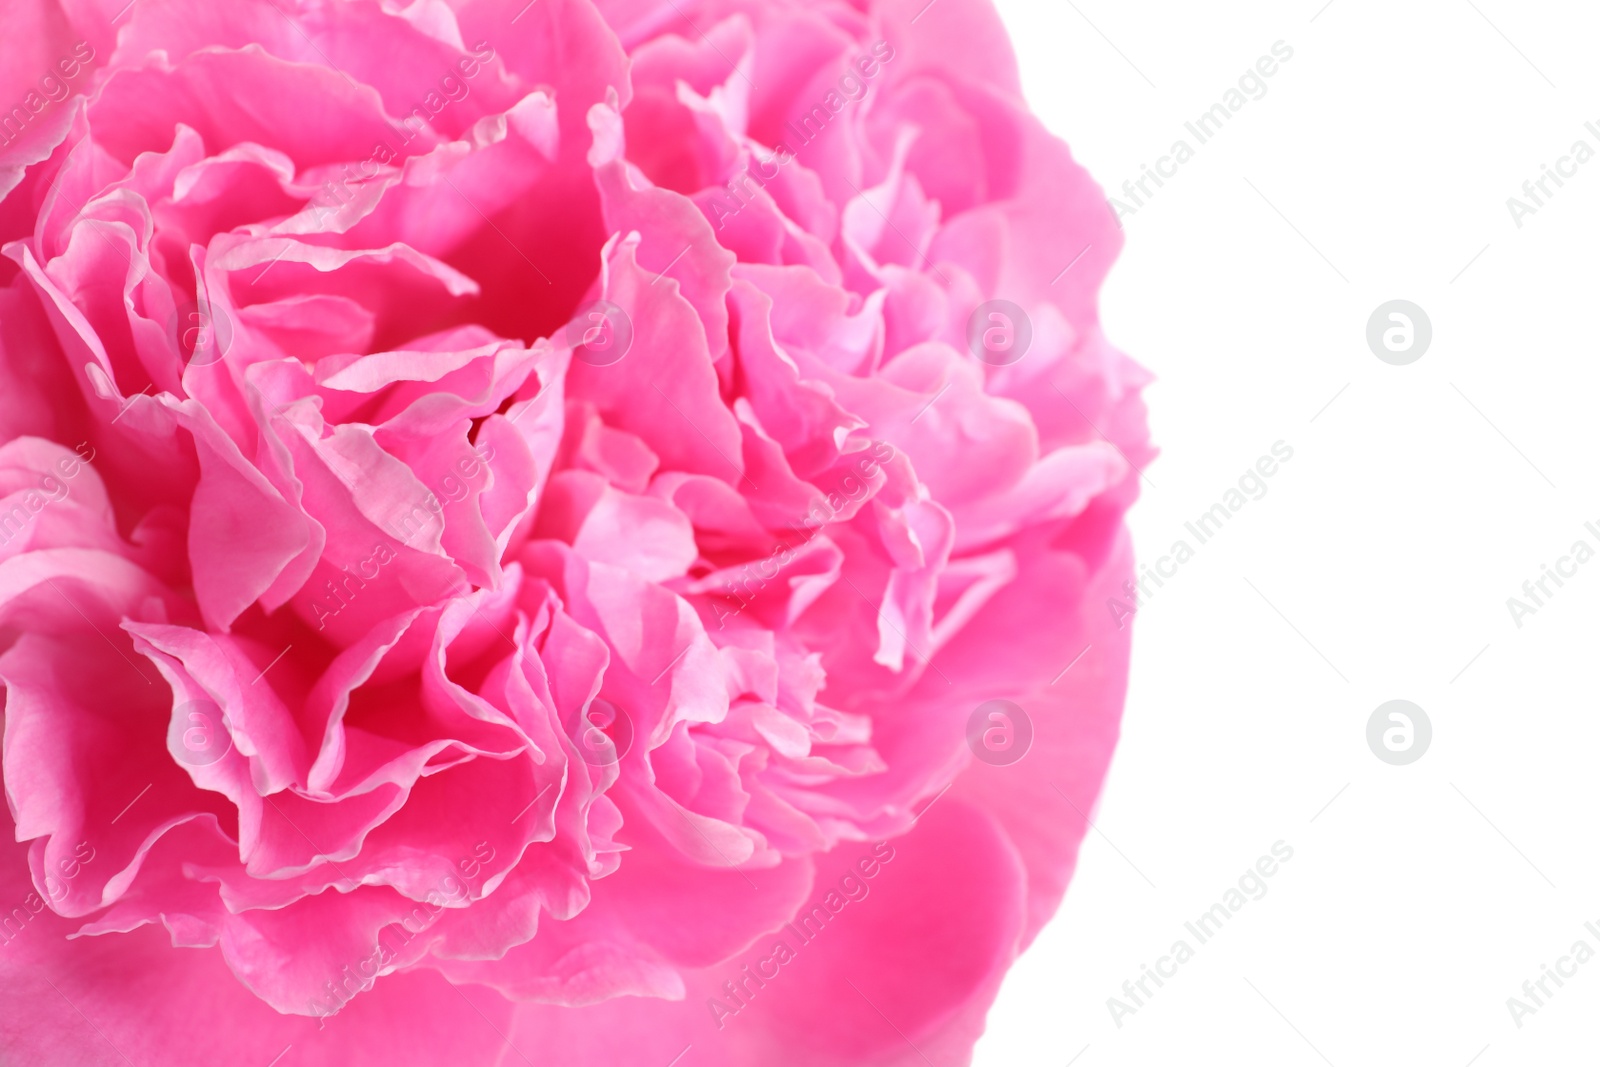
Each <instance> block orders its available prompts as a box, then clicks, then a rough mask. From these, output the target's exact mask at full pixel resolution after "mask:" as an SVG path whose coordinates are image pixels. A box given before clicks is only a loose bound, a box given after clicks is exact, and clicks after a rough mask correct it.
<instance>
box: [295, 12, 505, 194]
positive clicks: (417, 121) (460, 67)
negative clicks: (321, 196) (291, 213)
mask: <svg viewBox="0 0 1600 1067" xmlns="http://www.w3.org/2000/svg"><path fill="white" fill-rule="evenodd" d="M494 57H495V53H494V48H493V46H492V45H490V44H489V42H488V41H479V42H478V43H477V44H475V45H473V46H472V51H471V53H470V54H468V55H464V56H462V57H461V58H460V59H458V60H456V63H455V66H454V68H452V69H450V70H448V71H446V72H445V73H444V74H443V75H441V76H440V78H439V88H438V89H437V90H434V89H430V90H428V92H426V93H424V94H423V97H422V100H421V101H420V102H418V103H417V105H416V106H415V107H413V108H412V109H411V110H410V111H409V112H407V113H406V116H405V118H403V119H401V120H400V125H399V126H398V127H394V126H391V127H390V129H391V130H393V132H394V134H395V136H396V137H398V138H399V139H400V146H401V148H404V147H405V146H406V145H407V144H410V143H411V142H412V141H413V140H415V139H416V137H417V135H418V134H420V133H421V132H422V131H423V130H426V129H431V128H432V120H433V119H434V118H436V117H437V116H438V115H439V114H440V112H442V111H444V109H445V108H447V107H449V106H450V105H451V104H458V103H460V102H461V101H463V100H465V99H466V98H467V97H468V96H469V95H470V94H471V92H472V85H471V84H470V83H471V80H472V79H473V78H475V77H477V76H478V74H479V73H480V72H481V71H482V70H483V69H484V68H485V67H487V66H488V65H489V63H490V61H491V60H493V59H494ZM399 155H400V153H399V151H397V150H396V149H395V147H394V146H393V145H391V144H389V142H388V141H378V142H377V143H376V144H374V145H373V147H372V154H371V155H370V156H368V157H367V158H366V159H365V160H363V161H362V162H360V163H357V164H345V165H344V166H343V167H341V168H340V175H341V176H340V177H339V178H337V179H330V180H328V181H326V182H323V184H322V190H321V191H322V192H323V193H325V194H327V196H326V200H327V202H326V203H317V202H316V201H315V199H314V200H313V202H312V203H311V204H310V205H309V206H310V208H311V209H312V211H313V212H314V213H315V214H316V215H317V217H318V220H319V221H320V220H321V218H322V216H323V215H324V213H326V212H328V211H336V210H338V209H339V208H341V207H343V206H344V205H345V204H347V203H349V202H350V201H351V200H352V199H354V197H355V193H353V192H352V191H351V190H350V185H351V184H352V183H354V184H356V185H358V186H359V185H360V184H361V183H363V182H366V181H369V180H370V179H372V178H374V177H376V176H377V174H378V170H379V168H380V167H383V166H385V165H387V164H388V163H390V162H392V161H393V160H395V159H396V158H398V157H399Z"/></svg>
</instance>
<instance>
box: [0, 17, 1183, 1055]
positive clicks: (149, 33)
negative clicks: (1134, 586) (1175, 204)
mask: <svg viewBox="0 0 1600 1067" xmlns="http://www.w3.org/2000/svg"><path fill="white" fill-rule="evenodd" d="M0 31H3V32H0V109H4V110H0V137H3V139H4V143H3V144H0V197H3V199H0V248H3V252H4V258H3V259H0V683H3V685H4V693H5V703H4V762H3V776H4V786H5V794H6V800H7V807H8V809H9V814H8V818H9V820H10V824H11V829H12V830H14V839H15V841H16V842H17V843H16V844H15V845H7V846H4V848H3V851H0V990H3V991H4V993H5V1001H6V1007H5V1010H4V1011H3V1012H0V1059H3V1060H5V1062H7V1063H17V1064H42V1065H52V1067H54V1065H85V1064H94V1065H99V1064H124V1063H131V1064H136V1065H140V1067H143V1065H145V1064H151V1065H154V1064H161V1065H172V1067H188V1065H206V1067H213V1065H217V1064H228V1065H233V1064H241V1065H266V1064H268V1063H272V1064H278V1065H281V1067H302V1065H312V1064H319V1065H339V1067H352V1065H367V1064H371V1065H378V1064H383V1065H412V1064H416V1065H434V1064H441V1063H460V1064H468V1065H478V1064H484V1065H487V1064H516V1063H529V1064H532V1063H537V1064H539V1065H540V1067H566V1065H573V1067H576V1065H580V1064H583V1065H590V1064H643V1065H662V1067H664V1065H666V1064H667V1063H669V1062H679V1061H675V1060H674V1057H681V1062H682V1063H683V1064H684V1065H685V1067H699V1065H735V1064H738V1065H743V1064H779V1063H781V1064H786V1065H787V1064H798V1065H834V1064H911V1063H929V1064H938V1065H944V1064H960V1063H966V1062H967V1061H968V1059H969V1057H970V1050H971V1047H972V1044H973V1042H974V1041H975V1039H976V1037H977V1035H978V1034H979V1032H980V1031H981V1029H982V1025H983V1015H984V1012H985V1010H986V1009H987V1007H988V1005H989V1003H990V1001H991V1000H992V999H993V997H994V995H995V992H996V990H997V988H998V985H999V982H1000V980H1001V977H1002V976H1003V974H1004V972H1005V970H1006V968H1007V967H1008V966H1009V964H1010V963H1011V961H1012V960H1013V959H1015V958H1016V956H1017V954H1018V953H1019V952H1020V951H1021V950H1022V949H1023V948H1024V947H1025V946H1026V945H1027V944H1028V943H1029V942H1030V940H1031V939H1032V938H1033V937H1034V936H1035V934H1036V933H1037V932H1038V930H1039V928H1040V926H1041V925H1042V924H1043V923H1044V921H1045V920H1046V919H1047V918H1048V917H1049V915H1050V914H1051V913H1052V912H1053V911H1054V909H1055V908H1056V906H1057V904H1058V903H1059V901H1060V899H1061V896H1062V893H1063V892H1064V890H1065V887H1066V884H1067V881H1068V879H1069V877H1070V875H1071V872H1072V868H1073V865H1074V861H1075V857H1076V853H1077V847H1078V843H1079V841H1080V839H1081V838H1082V835H1083V833H1084V829H1085V818H1086V816H1085V813H1086V812H1088V811H1089V810H1090V808H1091V807H1092V805H1093V803H1094V800H1095V797H1096V795H1097V793H1098V790H1099V787H1100V783H1101V780H1102V778H1103V775H1104V773H1105V770H1106V765H1107V762H1108V760H1109V758H1110V755H1111V751H1112V748H1113V745H1114V742H1115V739H1116V735H1117V723H1118V718H1119V715H1120V710H1121V703H1122V696H1123V689H1124V684H1125V680H1126V669H1127V656H1128V647H1127V630H1125V629H1123V628H1120V627H1117V626H1114V625H1108V624H1107V622H1106V616H1105V612H1104V610H1103V604H1104V602H1105V600H1106V598H1107V597H1109V596H1113V595H1118V594H1119V593H1120V588H1121V585H1122V583H1123V582H1124V581H1125V580H1126V579H1127V578H1128V577H1129V575H1130V574H1131V565H1130V553H1129V548H1128V543H1127V538H1126V534H1125V531H1124V528H1123V526H1122V523H1121V518H1122V514H1123V512H1124V510H1125V509H1126V508H1127V506H1128V505H1129V503H1130V502H1131V501H1132V499H1133V497H1134V495H1135V492H1136V488H1137V481H1136V471H1135V470H1133V468H1132V466H1131V465H1133V464H1142V463H1143V462H1144V461H1145V460H1146V459H1147V458H1149V456H1150V455H1151V451H1150V449H1149V447H1148V445H1147V442H1146V435H1145V428H1144V415H1143V407H1142V405H1141V403H1140V400H1139V397H1138V390H1139V388H1140V386H1141V385H1142V384H1143V382H1144V380H1145V376H1144V374H1143V372H1142V371H1141V370H1139V368H1138V367H1136V366H1135V365H1134V364H1132V363H1131V362H1130V361H1129V360H1127V359H1126V358H1125V357H1124V356H1122V355H1121V354H1119V353H1118V352H1117V351H1116V350H1115V349H1113V348H1112V347H1111V346H1110V345H1109V344H1108V343H1107V341H1106V340H1105V338H1104V336H1103V335H1102V333H1101V330H1100V328H1099V325H1098V321H1097V316H1096V311H1095V296H1096V290H1097V288H1098V286H1099V283H1100V281H1101V279H1102V278H1103V277H1104V275H1105V273H1106V271H1107V269H1108V268H1109V266H1110V264H1111V262H1112V260H1113V259H1114V257H1115V255H1116V253H1117V250H1118V248H1119V247H1120V240H1121V239H1120V234H1119V231H1118V229H1117V227H1116V225H1115V222H1114V220H1113V218H1112V216H1111V214H1110V212H1109V210H1108V209H1107V208H1106V205H1105V203H1104V200H1103V199H1102V197H1101V194H1100V191H1099V190H1098V188H1097V187H1096V186H1095V184H1094V183H1093V182H1092V181H1091V180H1090V179H1089V178H1088V177H1087V176H1086V175H1085V174H1084V173H1083V171H1082V170H1081V169H1079V168H1078V167H1077V166H1076V165H1075V164H1074V163H1073V161H1072V159H1071V157H1070V156H1069V154H1068V152H1067V149H1066V147H1065V146H1064V145H1063V144H1061V143H1060V142H1059V141H1058V140H1056V139H1055V138H1053V137H1051V136H1050V135H1049V134H1048V133H1046V132H1045V130H1044V129H1043V128H1042V127H1041V126H1040V124H1039V123H1038V122H1037V121H1036V120H1035V119H1034V118H1033V117H1031V116H1030V115H1029V113H1028V112H1027V110H1026V108H1025V106H1024V105H1023V103H1022V101H1021V94H1020V89H1019V86H1018V83H1017V77H1016V73H1015V65H1014V62H1013V59H1012V56H1011V53H1010V49H1009V45H1008V42H1007V40H1006V37H1005V34H1004V32H1003V30H1002V28H1001V25H1000V23H999V21H998V19H997V17H996V16H995V14H994V12H993V11H992V10H991V9H990V7H989V6H988V5H987V4H986V3H984V2H983V0H937V2H936V3H933V4H926V0H904V2H901V0H825V2H821V3H818V2H814V0H806V2H802V0H533V2H531V3H530V2H528V0H503V2H502V0H416V2H414V3H409V4H402V3H397V2H392V0H383V2H379V0H359V2H358V0H351V2H329V0H297V2H296V0H228V2H226V3H219V2H218V0H135V2H133V3H131V4H127V3H126V0H10V2H8V3H7V4H6V5H5V8H4V14H3V15H0ZM274 1057H278V1058H277V1059H274Z"/></svg>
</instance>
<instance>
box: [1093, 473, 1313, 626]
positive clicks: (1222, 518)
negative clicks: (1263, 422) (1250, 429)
mask: <svg viewBox="0 0 1600 1067" xmlns="http://www.w3.org/2000/svg"><path fill="white" fill-rule="evenodd" d="M1273 456H1276V457H1277V459H1273ZM1293 458H1294V448H1293V447H1291V446H1290V445H1288V444H1286V443H1285V442H1283V441H1274V442H1273V443H1272V455H1271V456H1262V457H1260V458H1259V459H1257V460H1256V462H1255V466H1254V467H1251V468H1248V469H1246V470H1245V472H1244V473H1243V474H1241V475H1240V476H1239V485H1238V488H1229V489H1228V490H1227V491H1226V492H1225V493H1223V494H1222V500H1221V501H1220V502H1218V503H1216V504H1213V505H1211V507H1210V508H1209V509H1207V510H1206V511H1205V512H1203V513H1202V514H1201V515H1200V517H1199V518H1197V519H1196V520H1195V521H1194V522H1186V523H1184V524H1183V528H1184V529H1185V530H1187V531H1189V533H1190V534H1191V535H1192V536H1193V537H1194V539H1195V544H1196V545H1203V544H1205V543H1206V542H1207V541H1209V540H1211V539H1212V538H1213V537H1215V536H1216V535H1217V534H1218V533H1220V532H1221V530H1222V528H1223V526H1224V525H1225V524H1226V523H1227V522H1228V520H1230V519H1231V518H1233V516H1234V515H1236V514H1238V513H1239V512H1240V511H1241V510H1243V508H1244V506H1245V505H1246V504H1248V503H1249V502H1250V501H1251V500H1260V499H1261V498H1262V497H1264V496H1266V495H1267V481H1266V480H1267V479H1268V478H1271V477H1272V476H1273V475H1275V474H1277V473H1278V470H1279V464H1280V463H1287V462H1289V461H1290V460H1291V459H1293ZM1246 493H1248V494H1249V497H1248V498H1247V497H1246V496H1245V494H1246ZM1194 557H1195V546H1193V545H1190V544H1189V542H1188V541H1186V540H1184V539H1183V538H1181V537H1180V538H1179V539H1178V540H1177V541H1174V542H1173V544H1172V549H1171V551H1170V552H1169V553H1168V554H1167V555H1165V556H1161V557H1159V558H1158V559H1157V560H1156V561H1155V565H1154V566H1153V567H1152V566H1151V565H1150V564H1148V563H1143V562H1141V563H1140V564H1139V567H1140V574H1139V578H1138V581H1137V582H1135V580H1134V579H1132V578H1129V579H1128V580H1127V581H1125V582H1123V583H1122V592H1123V594H1124V596H1125V597H1126V599H1123V598H1121V597H1114V596H1112V597H1107V598H1106V610H1107V611H1109V612H1110V613H1111V621H1112V622H1114V623H1116V624H1117V629H1119V630H1120V629H1122V628H1123V627H1124V626H1126V625H1127V624H1128V619H1130V618H1131V617H1133V615H1135V614H1136V613H1137V612H1138V611H1139V609H1140V608H1142V607H1144V606H1145V605H1146V604H1147V603H1149V601H1150V598H1151V597H1153V596H1155V593H1154V592H1153V591H1152V590H1151V588H1150V583H1151V582H1154V583H1155V586H1156V588H1157V589H1160V588H1162V586H1163V585H1164V584H1165V583H1164V582H1163V581H1162V579H1163V578H1167V579H1171V578H1173V577H1175V576H1176V575H1177V573H1178V568H1179V567H1180V566H1181V565H1183V564H1185V563H1187V562H1189V561H1190V560H1191V559H1193V558H1194Z"/></svg>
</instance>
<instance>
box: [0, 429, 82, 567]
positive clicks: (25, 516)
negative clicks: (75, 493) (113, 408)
mask: <svg viewBox="0 0 1600 1067" xmlns="http://www.w3.org/2000/svg"><path fill="white" fill-rule="evenodd" d="M85 449H88V451H89V454H88V455H84V450H85ZM75 451H76V453H77V454H76V455H75V456H62V457H61V458H60V459H58V460H56V462H55V464H54V466H53V468H52V469H53V470H54V471H55V472H56V474H45V475H42V476H41V477H40V479H39V487H38V488H37V489H29V490H27V491H26V492H18V493H14V494H12V495H13V496H14V497H15V496H20V497H21V499H19V500H17V501H16V502H15V503H13V504H12V505H11V506H10V507H9V508H5V509H4V510H0V547H4V546H6V545H8V544H10V543H11V541H12V539H13V538H15V537H16V536H17V535H18V534H20V533H22V532H23V531H24V530H26V529H28V527H29V525H30V524H32V522H33V520H34V519H35V518H36V517H37V516H38V515H39V513H40V512H42V511H44V509H45V508H47V507H49V506H50V505H51V504H58V503H60V502H61V501H63V500H65V499H66V498H67V496H68V494H70V493H71V492H72V486H71V485H69V484H68V483H69V482H71V481H72V479H74V478H76V477H77V476H78V473H79V472H80V471H82V470H83V469H84V467H86V466H88V465H89V464H90V463H92V462H94V457H95V454H96V453H95V450H94V449H93V448H92V447H91V446H90V444H89V442H87V441H84V442H81V443H80V444H79V445H78V447H77V448H76V449H75ZM57 474H59V475H60V477H57V476H56V475H57ZM0 507H3V505H0Z"/></svg>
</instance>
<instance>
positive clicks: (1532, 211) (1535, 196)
mask: <svg viewBox="0 0 1600 1067" xmlns="http://www.w3.org/2000/svg"><path fill="white" fill-rule="evenodd" d="M1583 128H1584V129H1585V130H1587V131H1588V133H1589V135H1590V136H1592V137H1594V138H1595V139H1596V140H1597V141H1600V126H1596V125H1595V124H1594V123H1593V122H1585V123H1584V124H1583ZM1594 157H1595V150H1594V146H1593V145H1591V144H1589V142H1588V141H1585V140H1584V139H1583V138H1581V137H1580V138H1579V139H1578V140H1576V141H1574V142H1572V148H1571V149H1570V150H1569V152H1568V154H1567V155H1564V156H1561V157H1559V158H1557V160H1556V165H1555V168H1554V169H1552V168H1551V166H1550V164H1548V163H1541V164H1539V168H1540V173H1539V176H1538V177H1537V178H1529V179H1528V180H1527V181H1525V182H1523V183H1522V195H1523V196H1525V197H1527V199H1526V200H1523V199H1520V198H1518V197H1515V196H1508V197H1506V210H1507V211H1509V212H1511V221H1512V222H1514V223H1516V226H1517V229H1519V230H1520V229H1522V227H1523V225H1524V222H1525V220H1526V219H1527V218H1528V217H1529V216H1530V215H1537V214H1538V213H1539V209H1540V208H1542V207H1548V206H1549V204H1548V203H1547V201H1549V200H1551V199H1553V198H1554V197H1555V195H1556V193H1559V192H1560V191H1561V190H1562V188H1563V187H1564V186H1565V185H1566V184H1567V183H1566V182H1564V181H1562V180H1561V179H1563V178H1576V177H1577V176H1578V168H1579V167H1581V166H1583V165H1584V164H1585V163H1587V162H1589V161H1590V160H1591V159H1593V158H1594ZM1552 182H1554V183H1555V188H1554V189H1552V188H1550V184H1551V183H1552ZM1540 194H1543V195H1540Z"/></svg>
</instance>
